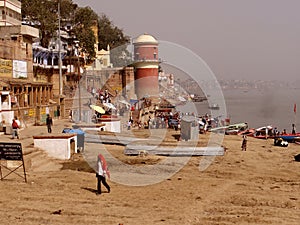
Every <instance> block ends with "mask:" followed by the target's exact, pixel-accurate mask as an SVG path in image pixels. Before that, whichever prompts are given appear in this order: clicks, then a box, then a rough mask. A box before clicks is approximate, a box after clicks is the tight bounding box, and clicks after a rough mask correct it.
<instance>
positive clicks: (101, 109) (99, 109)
mask: <svg viewBox="0 0 300 225" xmlns="http://www.w3.org/2000/svg"><path fill="white" fill-rule="evenodd" d="M90 107H91V108H92V109H93V110H95V111H97V112H98V113H101V114H105V110H104V109H103V108H102V107H100V106H98V105H90Z"/></svg>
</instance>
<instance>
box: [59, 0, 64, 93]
mask: <svg viewBox="0 0 300 225" xmlns="http://www.w3.org/2000/svg"><path fill="white" fill-rule="evenodd" d="M58 55H59V62H58V66H59V96H61V95H62V92H63V91H62V86H63V85H62V68H61V64H62V63H61V37H60V0H59V1H58Z"/></svg>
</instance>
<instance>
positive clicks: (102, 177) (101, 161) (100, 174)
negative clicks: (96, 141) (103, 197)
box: [96, 154, 110, 195]
mask: <svg viewBox="0 0 300 225" xmlns="http://www.w3.org/2000/svg"><path fill="white" fill-rule="evenodd" d="M106 176H107V177H108V178H110V173H109V170H108V166H107V163H106V160H105V158H104V156H103V155H102V154H99V155H98V158H97V171H96V177H97V195H100V194H101V193H102V192H101V183H102V184H103V185H104V186H105V187H106V189H107V191H108V193H110V186H109V185H108V184H107V182H106Z"/></svg>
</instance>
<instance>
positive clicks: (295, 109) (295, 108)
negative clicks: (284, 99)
mask: <svg viewBox="0 0 300 225" xmlns="http://www.w3.org/2000/svg"><path fill="white" fill-rule="evenodd" d="M296 112H297V106H296V103H295V104H294V113H296Z"/></svg>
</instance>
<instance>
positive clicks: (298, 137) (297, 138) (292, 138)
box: [277, 133, 300, 143]
mask: <svg viewBox="0 0 300 225" xmlns="http://www.w3.org/2000/svg"><path fill="white" fill-rule="evenodd" d="M277 137H278V138H282V139H283V140H284V141H287V142H291V143H294V142H300V133H296V134H291V133H288V134H282V135H278V136H277Z"/></svg>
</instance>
